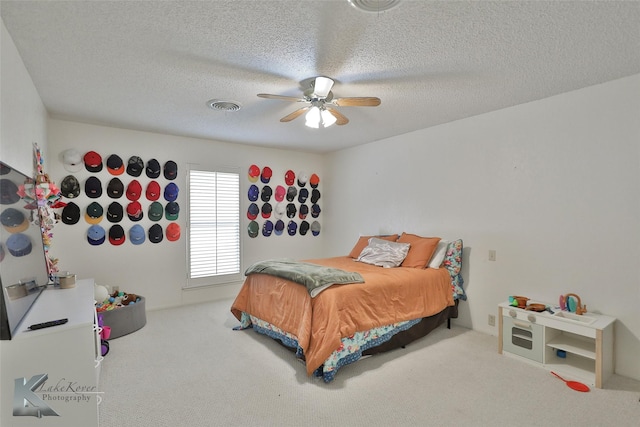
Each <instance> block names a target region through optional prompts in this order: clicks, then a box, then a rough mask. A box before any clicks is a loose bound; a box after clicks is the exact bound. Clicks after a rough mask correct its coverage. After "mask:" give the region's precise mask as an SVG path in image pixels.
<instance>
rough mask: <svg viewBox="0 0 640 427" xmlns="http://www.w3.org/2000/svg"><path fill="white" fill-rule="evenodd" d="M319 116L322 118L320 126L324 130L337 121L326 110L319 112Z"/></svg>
mask: <svg viewBox="0 0 640 427" xmlns="http://www.w3.org/2000/svg"><path fill="white" fill-rule="evenodd" d="M320 115H321V116H322V124H323V126H324V127H326V128H328V127H329V126H331V125H333V124H334V123H335V122H336V121H337V120H338V119H336V118H335V117H334V116H333V114H331V113H330V112H328V111H327V110H322V111H321V112H320Z"/></svg>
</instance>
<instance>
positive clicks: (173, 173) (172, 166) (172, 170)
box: [164, 160, 178, 181]
mask: <svg viewBox="0 0 640 427" xmlns="http://www.w3.org/2000/svg"><path fill="white" fill-rule="evenodd" d="M177 176H178V165H177V164H176V162H174V161H173V160H169V161H168V162H166V163H165V164H164V177H165V178H166V179H168V180H170V181H171V180H174V179H176V177H177Z"/></svg>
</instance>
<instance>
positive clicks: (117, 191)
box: [107, 177, 124, 199]
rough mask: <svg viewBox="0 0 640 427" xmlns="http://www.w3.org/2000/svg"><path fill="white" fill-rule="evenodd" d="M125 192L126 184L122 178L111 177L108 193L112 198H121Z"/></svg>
mask: <svg viewBox="0 0 640 427" xmlns="http://www.w3.org/2000/svg"><path fill="white" fill-rule="evenodd" d="M123 194H124V184H123V183H122V181H120V178H118V177H114V178H111V181H109V184H107V195H108V196H109V197H111V198H112V199H119V198H120V197H122V195H123Z"/></svg>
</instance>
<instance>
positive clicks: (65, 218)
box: [61, 202, 80, 225]
mask: <svg viewBox="0 0 640 427" xmlns="http://www.w3.org/2000/svg"><path fill="white" fill-rule="evenodd" d="M61 217H62V222H63V223H65V224H69V225H71V224H77V223H78V221H80V207H79V206H78V205H76V204H75V203H73V202H69V203H67V206H65V207H64V208H63V209H62V214H61Z"/></svg>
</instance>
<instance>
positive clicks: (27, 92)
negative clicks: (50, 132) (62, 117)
mask: <svg viewBox="0 0 640 427" xmlns="http://www.w3.org/2000/svg"><path fill="white" fill-rule="evenodd" d="M0 55H1V57H0V58H1V59H0V94H1V95H2V96H0V160H2V161H3V162H5V163H7V164H9V165H11V166H12V167H14V168H16V169H18V170H19V171H21V172H24V173H26V174H27V175H31V174H32V173H33V143H34V142H35V143H37V144H38V146H39V147H40V151H41V152H42V154H43V156H44V159H45V162H46V161H47V128H46V123H47V112H46V110H45V108H44V105H43V104H42V100H41V99H40V95H38V92H37V91H36V88H35V86H34V84H33V81H32V80H31V76H30V75H29V73H28V72H27V69H26V68H25V66H24V63H23V62H22V58H21V57H20V54H19V53H18V50H17V49H16V46H15V44H14V43H13V39H12V38H11V36H10V35H9V33H8V32H7V29H6V28H5V26H4V22H2V29H0Z"/></svg>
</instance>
